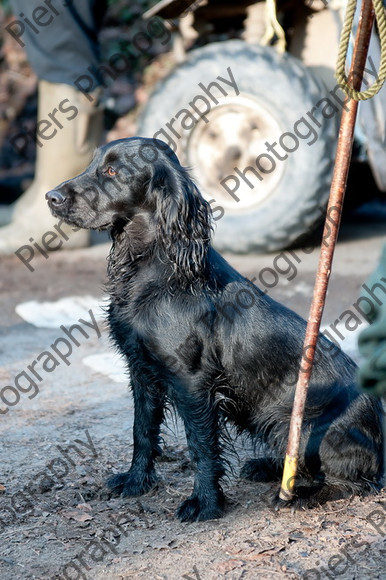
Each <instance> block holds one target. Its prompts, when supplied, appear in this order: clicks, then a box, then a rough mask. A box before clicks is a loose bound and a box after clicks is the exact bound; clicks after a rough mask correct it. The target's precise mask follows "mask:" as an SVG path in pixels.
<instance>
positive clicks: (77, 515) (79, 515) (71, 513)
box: [60, 509, 93, 522]
mask: <svg viewBox="0 0 386 580" xmlns="http://www.w3.org/2000/svg"><path fill="white" fill-rule="evenodd" d="M60 513H61V514H62V516H64V517H65V518H68V519H73V520H76V521H77V522H86V521H87V520H92V519H93V517H92V516H90V514H86V513H85V512H83V511H82V510H78V509H74V510H68V511H62V512H60Z"/></svg>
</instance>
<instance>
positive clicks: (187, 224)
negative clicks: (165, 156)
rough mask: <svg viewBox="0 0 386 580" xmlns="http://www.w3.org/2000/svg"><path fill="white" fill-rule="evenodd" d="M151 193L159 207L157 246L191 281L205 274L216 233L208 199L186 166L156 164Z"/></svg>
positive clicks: (156, 205)
mask: <svg viewBox="0 0 386 580" xmlns="http://www.w3.org/2000/svg"><path fill="white" fill-rule="evenodd" d="M149 196H150V197H151V199H152V200H153V207H154V208H155V209H154V216H155V220H156V232H157V233H156V236H157V246H158V247H159V248H160V249H161V250H162V251H163V253H164V254H166V256H167V257H168V258H169V259H170V260H171V261H172V262H173V263H174V265H175V270H176V271H177V272H178V274H179V275H181V276H182V277H184V278H185V279H187V280H188V281H189V282H194V280H195V279H199V278H201V277H203V276H204V275H205V272H204V269H205V257H206V254H207V251H208V247H209V243H210V238H211V233H212V226H211V219H212V212H211V209H210V206H209V204H208V202H207V201H206V200H205V199H204V198H203V197H202V195H201V193H200V192H199V190H198V188H197V186H196V185H195V183H194V182H193V181H192V179H191V178H190V177H189V175H188V172H187V171H186V170H185V169H184V168H183V167H181V166H180V165H177V164H174V163H173V164H170V165H169V164H167V163H165V162H160V161H158V162H156V163H154V165H153V167H152V177H151V180H150V184H149Z"/></svg>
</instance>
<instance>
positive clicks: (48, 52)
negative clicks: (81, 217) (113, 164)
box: [0, 0, 105, 254]
mask: <svg viewBox="0 0 386 580" xmlns="http://www.w3.org/2000/svg"><path fill="white" fill-rule="evenodd" d="M11 3H12V8H13V10H14V17H15V21H18V22H15V24H13V25H12V26H11V28H10V29H9V30H8V32H10V31H12V33H13V35H14V36H15V37H16V39H17V41H18V42H20V43H23V44H24V45H25V50H26V52H27V56H28V59H29V61H30V63H31V65H32V66H33V68H34V69H35V72H36V73H37V76H38V78H39V105H38V122H37V127H36V135H33V134H31V133H22V134H20V135H19V136H18V139H15V140H14V147H15V148H18V147H23V144H25V140H26V139H34V140H36V146H37V147H36V148H37V161H36V172H35V179H34V181H33V183H32V185H31V186H30V187H29V189H28V190H27V191H26V192H25V193H24V194H23V195H22V196H21V198H19V200H18V201H17V203H16V204H15V211H14V216H13V220H12V223H11V224H10V225H9V226H6V227H4V228H1V229H0V253H3V254H7V253H13V252H15V250H17V249H18V248H19V247H20V246H22V245H24V244H28V243H29V239H30V238H31V237H32V238H33V239H34V240H35V241H39V239H41V237H42V236H43V235H44V233H45V232H46V231H50V230H51V229H52V226H53V224H54V223H55V219H54V218H53V217H52V216H51V214H50V212H49V210H48V206H47V204H46V200H45V197H44V196H45V193H46V192H47V191H49V190H50V189H52V188H53V187H54V186H55V185H57V184H59V183H61V182H62V181H65V180H66V179H69V178H71V177H73V176H75V175H77V174H78V173H80V172H82V171H83V169H84V168H85V167H86V166H87V165H88V163H89V162H90V160H91V157H92V154H93V151H94V149H95V147H96V146H97V145H98V144H99V139H100V136H101V132H102V111H101V110H100V108H99V107H98V86H99V79H98V74H97V68H98V63H99V46H98V39H97V35H98V31H99V27H100V23H101V19H102V15H103V12H104V8H105V2H104V1H102V2H100V1H99V0H98V1H96V0H72V1H71V0H67V1H64V0H50V1H48V0H47V1H46V2H43V3H42V2H41V0H32V1H31V0H12V2H11ZM27 21H28V22H30V23H31V24H32V25H30V24H27ZM39 22H40V23H43V22H44V23H46V24H45V25H44V26H43V25H39ZM91 71H93V74H92V73H91ZM94 73H95V74H94ZM85 74H87V75H88V76H89V77H91V75H92V79H93V87H92V88H93V90H92V91H91V92H90V94H88V95H87V96H85V95H84V94H83V93H82V92H81V91H79V90H78V88H77V87H76V85H75V84H74V83H75V82H76V80H77V79H78V78H79V77H80V76H81V75H85ZM56 221H57V220H56ZM69 237H70V239H69V241H68V242H67V243H66V245H65V247H66V248H69V247H79V246H84V245H86V244H87V242H88V233H87V232H85V231H80V232H77V233H73V232H72V230H71V232H69Z"/></svg>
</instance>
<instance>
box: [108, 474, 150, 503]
mask: <svg viewBox="0 0 386 580" xmlns="http://www.w3.org/2000/svg"><path fill="white" fill-rule="evenodd" d="M156 483H157V476H156V474H155V471H151V472H149V473H146V474H141V475H139V474H137V473H135V472H132V471H126V472H125V473H117V475H113V476H111V477H109V478H108V480H107V481H106V485H107V487H108V488H109V489H111V491H112V492H113V494H114V495H121V496H122V497H134V496H138V495H143V494H145V493H147V492H148V491H150V490H151V488H152V487H154V486H155V484H156Z"/></svg>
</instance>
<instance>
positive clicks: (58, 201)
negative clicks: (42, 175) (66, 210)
mask: <svg viewBox="0 0 386 580" xmlns="http://www.w3.org/2000/svg"><path fill="white" fill-rule="evenodd" d="M46 200H47V201H49V202H50V204H52V205H62V203H64V202H65V201H66V196H65V195H63V194H62V193H60V191H58V190H57V189H53V190H52V191H49V192H48V193H46Z"/></svg>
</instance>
